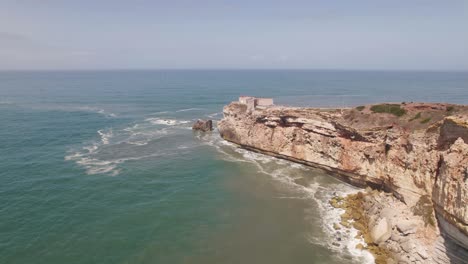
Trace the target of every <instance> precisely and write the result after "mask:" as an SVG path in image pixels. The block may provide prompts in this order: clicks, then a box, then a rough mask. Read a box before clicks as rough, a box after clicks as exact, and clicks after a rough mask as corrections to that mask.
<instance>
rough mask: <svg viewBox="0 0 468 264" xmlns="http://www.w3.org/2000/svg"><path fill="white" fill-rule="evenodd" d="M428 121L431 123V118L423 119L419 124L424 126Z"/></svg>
mask: <svg viewBox="0 0 468 264" xmlns="http://www.w3.org/2000/svg"><path fill="white" fill-rule="evenodd" d="M429 121H431V118H430V117H428V118H424V119H423V120H421V122H420V123H421V124H426V123H428V122H429Z"/></svg>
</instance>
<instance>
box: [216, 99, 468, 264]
mask: <svg viewBox="0 0 468 264" xmlns="http://www.w3.org/2000/svg"><path fill="white" fill-rule="evenodd" d="M223 113H224V118H223V119H222V120H221V121H220V122H218V130H219V132H220V135H221V137H223V138H224V139H225V140H227V141H230V142H232V143H235V144H237V145H239V146H241V147H243V148H246V149H249V150H252V151H256V152H260V153H264V154H267V155H271V156H275V157H278V158H282V159H287V160H291V161H294V162H298V163H302V164H306V165H309V166H313V167H317V168H321V169H323V170H325V171H328V172H329V173H330V174H331V175H333V176H335V177H338V178H340V179H341V180H343V181H345V182H348V183H350V184H353V185H355V186H361V187H365V186H367V187H371V188H372V189H374V190H378V191H385V192H386V194H385V195H384V196H382V197H387V196H386V195H391V196H392V197H395V199H396V201H397V202H398V203H400V204H399V205H398V206H401V209H400V211H401V212H405V214H406V213H408V214H411V215H408V216H407V217H406V216H402V217H401V218H402V219H398V217H394V216H393V215H392V216H391V217H390V216H388V215H385V213H381V214H383V215H385V217H381V218H378V219H376V218H375V216H374V217H372V216H371V215H367V216H365V219H367V220H370V223H369V222H368V223H367V224H366V225H368V226H369V227H370V228H371V229H372V230H369V231H370V234H371V237H372V236H373V238H374V239H373V240H371V241H370V243H371V244H373V245H375V246H380V247H383V249H384V250H385V251H386V252H388V254H389V256H390V257H391V258H393V259H394V260H397V261H400V260H402V259H401V258H402V255H401V254H400V253H401V252H403V253H405V252H406V254H408V252H412V250H413V249H414V248H417V249H418V250H420V249H421V248H424V250H425V251H424V252H427V256H426V255H424V256H423V257H421V258H422V259H423V260H425V261H429V260H431V261H432V262H433V263H438V261H437V259H440V258H441V257H440V255H443V254H445V252H443V253H440V252H439V251H437V250H434V248H435V247H439V248H440V245H439V244H440V239H439V238H442V236H443V237H445V238H447V239H450V241H455V242H456V243H457V244H458V245H459V246H460V247H461V248H464V249H462V250H461V251H460V252H462V253H460V254H463V257H466V256H468V250H467V249H468V106H466V105H452V104H441V103H383V104H375V105H366V106H359V107H356V108H343V109H319V108H296V107H282V106H274V105H272V104H268V105H262V106H261V107H257V105H256V104H255V100H254V99H253V100H252V99H251V98H250V97H241V98H240V100H239V101H238V102H232V103H231V104H229V105H227V106H225V107H224V110H223ZM372 195H373V197H380V196H378V195H377V194H375V193H373V194H372ZM363 197H366V195H364V196H362V197H361V198H362V199H367V200H364V202H361V201H360V202H359V204H363V205H367V206H369V205H370V204H373V203H371V202H369V201H368V200H369V199H371V198H363ZM361 198H360V199H361ZM372 199H374V198H372ZM374 200H375V199H374ZM378 201H379V203H380V204H381V206H380V205H379V206H377V207H375V208H364V209H363V210H362V211H363V212H364V213H365V214H366V213H367V214H372V213H374V214H375V213H376V212H381V211H382V210H383V209H385V208H391V206H389V205H385V203H386V202H389V201H391V203H396V202H395V201H394V200H393V199H390V198H388V199H383V198H382V199H381V198H379V199H378ZM389 203H390V202H389ZM405 208H406V209H405ZM388 210H389V209H388ZM388 210H383V211H384V212H386V211H388ZM402 215H404V214H402ZM413 215H414V216H415V217H413ZM403 218H405V219H403ZM382 219H385V220H382ZM399 220H402V221H399ZM404 220H406V222H405V221H404ZM415 225H416V226H415ZM382 230H383V231H382ZM390 230H397V231H398V232H399V233H398V234H402V236H408V235H409V234H411V235H410V236H408V237H407V239H408V238H409V239H412V240H413V242H414V243H413V242H411V243H412V244H411V245H413V244H414V245H417V247H416V246H415V247H414V248H413V247H412V248H411V250H410V249H408V248H406V251H405V248H404V249H401V248H398V249H396V248H392V247H390V246H389V248H386V247H387V246H386V245H387V244H388V243H387V244H385V243H382V242H385V241H387V240H388V241H391V239H390V237H391V236H390V234H393V233H390ZM377 231H379V232H380V233H379V232H377ZM377 233H379V234H377ZM377 235H378V237H377ZM441 235H442V236H441ZM394 237H398V236H395V235H394ZM438 241H439V242H438ZM389 245H392V246H394V244H392V243H390V244H389ZM392 249H393V250H395V251H398V252H392ZM444 250H445V249H444ZM421 251H422V249H421ZM431 254H432V255H431ZM457 254H458V253H457ZM431 261H429V262H431ZM410 262H411V261H410ZM442 262H443V261H442ZM442 262H441V263H442Z"/></svg>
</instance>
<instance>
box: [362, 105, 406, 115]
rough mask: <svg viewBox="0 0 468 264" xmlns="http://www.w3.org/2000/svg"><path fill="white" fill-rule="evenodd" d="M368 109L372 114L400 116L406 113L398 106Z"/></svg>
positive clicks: (375, 106) (377, 106)
mask: <svg viewBox="0 0 468 264" xmlns="http://www.w3.org/2000/svg"><path fill="white" fill-rule="evenodd" d="M370 109H371V111H372V112H374V113H388V114H392V115H396V116H402V115H404V114H405V113H406V110H405V109H403V108H401V107H400V105H398V104H379V105H373V106H372V107H371V108H370Z"/></svg>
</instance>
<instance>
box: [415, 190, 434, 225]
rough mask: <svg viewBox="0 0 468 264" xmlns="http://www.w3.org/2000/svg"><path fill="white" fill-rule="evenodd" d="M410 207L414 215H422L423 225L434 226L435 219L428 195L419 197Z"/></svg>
mask: <svg viewBox="0 0 468 264" xmlns="http://www.w3.org/2000/svg"><path fill="white" fill-rule="evenodd" d="M411 209H412V211H413V213H414V214H415V215H419V216H422V218H423V221H424V224H425V226H427V225H431V226H435V224H436V221H435V219H434V215H433V205H432V201H431V198H429V195H423V196H421V197H419V200H418V202H417V203H416V204H415V205H414V206H413V207H412V208H411Z"/></svg>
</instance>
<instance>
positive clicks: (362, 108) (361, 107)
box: [356, 105, 366, 111]
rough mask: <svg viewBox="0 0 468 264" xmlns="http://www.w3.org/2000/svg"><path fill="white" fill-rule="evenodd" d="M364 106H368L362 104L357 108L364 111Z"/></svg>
mask: <svg viewBox="0 0 468 264" xmlns="http://www.w3.org/2000/svg"><path fill="white" fill-rule="evenodd" d="M364 108H366V107H365V106H363V105H360V106H358V107H356V109H357V110H358V111H362V110H364Z"/></svg>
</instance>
